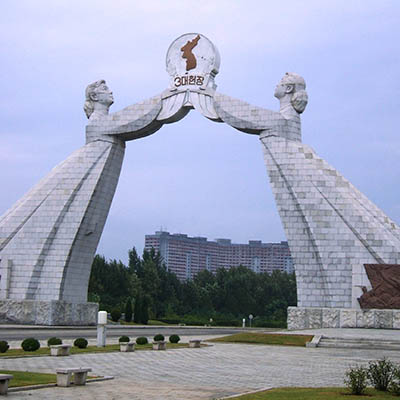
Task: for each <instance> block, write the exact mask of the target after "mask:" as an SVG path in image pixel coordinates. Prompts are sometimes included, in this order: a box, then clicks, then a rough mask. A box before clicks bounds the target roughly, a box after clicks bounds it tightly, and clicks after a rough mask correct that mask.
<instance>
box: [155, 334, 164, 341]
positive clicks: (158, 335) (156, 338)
mask: <svg viewBox="0 0 400 400" xmlns="http://www.w3.org/2000/svg"><path fill="white" fill-rule="evenodd" d="M164 339H165V337H164V335H161V333H158V334H157V335H156V336H154V337H153V340H154V341H155V342H162V341H163V340H164Z"/></svg>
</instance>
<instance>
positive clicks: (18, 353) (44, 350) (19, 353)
mask: <svg viewBox="0 0 400 400" xmlns="http://www.w3.org/2000/svg"><path fill="white" fill-rule="evenodd" d="M183 347H189V344H188V343H167V350H169V349H178V348H183ZM152 348H153V346H152V344H151V343H149V344H145V345H138V344H137V345H136V346H135V351H136V350H151V349H152ZM115 351H119V344H108V345H107V346H106V347H97V346H88V347H86V349H79V348H78V347H75V346H72V347H71V354H81V353H111V352H115ZM43 355H45V356H49V355H50V349H49V348H48V347H41V348H40V349H39V350H36V351H24V350H22V349H9V350H7V351H6V352H5V353H0V358H1V357H12V356H15V357H32V356H43Z"/></svg>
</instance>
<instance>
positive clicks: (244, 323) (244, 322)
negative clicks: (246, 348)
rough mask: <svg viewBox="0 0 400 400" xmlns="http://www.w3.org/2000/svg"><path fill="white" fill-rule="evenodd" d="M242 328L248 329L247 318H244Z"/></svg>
mask: <svg viewBox="0 0 400 400" xmlns="http://www.w3.org/2000/svg"><path fill="white" fill-rule="evenodd" d="M242 328H246V318H243V321H242Z"/></svg>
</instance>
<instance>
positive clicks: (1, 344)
mask: <svg viewBox="0 0 400 400" xmlns="http://www.w3.org/2000/svg"><path fill="white" fill-rule="evenodd" d="M9 348H10V346H9V345H8V343H7V342H6V341H5V340H0V353H5V352H6V351H7V350H8V349H9Z"/></svg>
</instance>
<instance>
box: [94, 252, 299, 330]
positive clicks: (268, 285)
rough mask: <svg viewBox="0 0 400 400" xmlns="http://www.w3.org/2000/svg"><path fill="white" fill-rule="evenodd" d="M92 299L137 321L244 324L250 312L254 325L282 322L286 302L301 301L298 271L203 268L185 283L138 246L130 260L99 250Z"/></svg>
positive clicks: (160, 261)
mask: <svg viewBox="0 0 400 400" xmlns="http://www.w3.org/2000/svg"><path fill="white" fill-rule="evenodd" d="M88 299H89V301H95V302H98V303H99V305H100V309H102V310H106V311H108V312H111V311H113V310H114V311H115V310H119V311H120V312H125V311H127V314H128V317H129V314H131V313H132V310H133V318H134V320H135V321H136V322H143V323H146V322H147V320H148V319H153V320H154V319H155V320H158V321H165V322H170V323H186V324H212V325H225V324H230V325H240V324H241V320H242V318H246V319H247V318H248V316H249V315H250V314H252V315H253V316H254V319H253V324H254V326H284V325H285V323H286V316H287V314H286V309H287V307H288V306H290V305H296V303H297V296H296V280H295V276H294V274H287V273H285V272H280V271H274V272H273V273H272V274H268V273H255V272H254V271H252V270H250V269H248V268H246V267H243V266H239V267H233V268H230V269H224V268H220V269H218V270H217V272H216V273H215V274H213V273H211V272H210V271H208V270H202V271H200V272H199V273H198V274H197V275H196V276H195V277H194V278H193V279H192V280H188V281H185V282H181V281H180V280H179V279H178V278H177V276H176V275H175V274H174V273H173V272H170V271H167V270H166V268H165V266H164V264H163V262H162V258H161V256H160V255H159V254H158V253H156V252H155V251H154V249H152V250H151V251H146V250H145V251H144V252H143V256H142V257H139V256H138V254H137V252H136V250H135V248H133V249H132V250H130V251H129V263H128V265H125V264H124V263H122V262H121V261H116V260H109V261H107V260H106V259H105V257H104V256H101V255H96V257H95V258H94V261H93V265H92V271H91V276H90V281H89V293H88Z"/></svg>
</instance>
